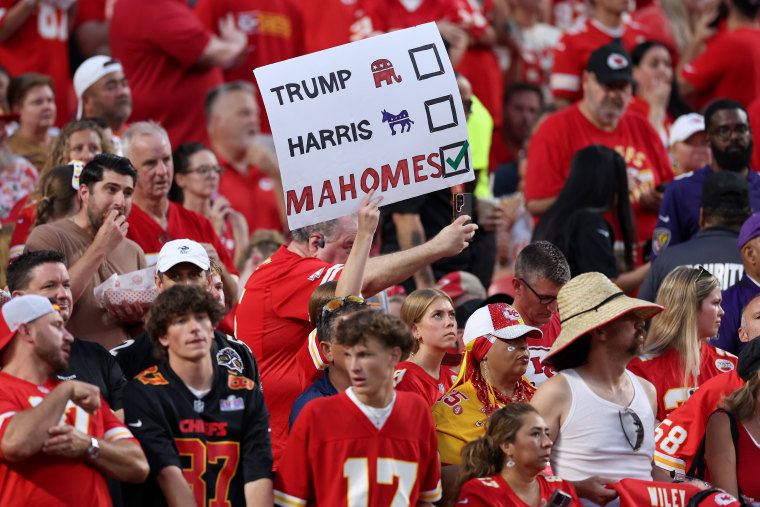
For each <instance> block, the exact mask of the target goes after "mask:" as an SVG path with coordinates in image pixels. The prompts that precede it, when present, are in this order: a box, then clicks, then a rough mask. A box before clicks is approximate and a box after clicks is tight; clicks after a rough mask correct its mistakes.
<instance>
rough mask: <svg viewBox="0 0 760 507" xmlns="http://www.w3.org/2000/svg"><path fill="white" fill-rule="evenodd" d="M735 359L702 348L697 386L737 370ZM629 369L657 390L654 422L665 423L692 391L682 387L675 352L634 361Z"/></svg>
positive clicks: (677, 358) (710, 346)
mask: <svg viewBox="0 0 760 507" xmlns="http://www.w3.org/2000/svg"><path fill="white" fill-rule="evenodd" d="M736 360H737V358H736V356H735V355H733V354H729V353H728V352H726V351H725V350H721V349H717V348H715V347H713V346H712V345H708V344H707V343H703V344H702V352H701V355H700V359H699V375H698V376H697V386H701V385H702V384H703V383H704V382H706V381H707V380H709V379H711V378H712V377H714V376H716V375H720V374H721V373H726V372H729V371H731V370H734V369H735V368H736ZM628 369H629V370H630V371H632V372H633V373H635V374H636V375H638V376H639V377H642V378H645V379H647V380H648V381H650V382H651V383H652V384H654V387H655V389H656V390H657V414H655V415H656V416H657V420H658V421H664V420H665V418H666V417H668V414H670V412H672V411H673V410H675V409H676V408H678V407H680V406H681V405H683V403H684V402H685V401H686V400H688V399H689V396H690V395H691V394H692V393H693V391H694V388H693V387H690V386H684V385H683V374H684V371H683V366H681V356H680V354H679V353H678V351H677V350H676V349H675V348H673V347H671V348H669V349H668V350H667V351H665V352H664V353H662V354H660V355H659V356H657V357H651V358H648V357H644V356H641V357H635V358H633V360H632V361H631V362H630V363H628Z"/></svg>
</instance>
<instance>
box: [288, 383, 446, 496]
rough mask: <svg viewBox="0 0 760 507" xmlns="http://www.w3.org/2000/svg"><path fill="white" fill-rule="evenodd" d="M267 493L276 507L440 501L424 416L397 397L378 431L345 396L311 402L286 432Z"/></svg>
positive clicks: (406, 397)
mask: <svg viewBox="0 0 760 507" xmlns="http://www.w3.org/2000/svg"><path fill="white" fill-rule="evenodd" d="M410 421H414V424H411V425H410V424H409V422H410ZM274 487H275V491H274V501H275V504H276V505H282V506H286V507H291V506H300V505H306V504H308V505H314V506H320V505H325V506H330V507H332V506H336V505H361V504H368V502H369V500H370V499H371V504H372V505H373V506H375V507H390V506H391V505H393V506H396V505H399V506H401V505H403V506H407V505H409V506H413V505H417V502H418V501H419V502H434V501H437V500H439V499H440V498H441V481H440V465H439V461H438V443H437V442H436V438H435V428H434V427H433V419H432V417H431V416H430V408H429V407H428V406H427V405H426V404H425V402H424V401H422V399H420V398H419V397H418V396H414V395H412V394H409V393H396V399H395V401H394V405H393V409H392V411H391V413H390V416H389V417H388V419H387V420H386V421H385V424H383V426H382V427H381V428H380V429H379V430H378V429H377V428H376V427H375V426H374V425H373V424H372V422H370V420H369V419H368V418H367V416H366V415H364V413H363V412H362V411H361V409H359V407H358V406H357V405H356V404H355V403H354V402H353V401H352V400H351V399H350V398H349V397H348V395H347V394H346V392H345V391H344V392H342V393H340V394H337V395H335V396H328V397H326V398H318V399H315V400H312V401H310V402H309V403H307V404H306V406H304V408H303V410H302V411H301V413H300V414H299V415H298V419H296V422H295V424H294V425H293V428H292V430H291V431H290V437H289V438H288V445H287V447H286V449H285V454H284V455H283V457H282V463H281V466H280V469H279V471H278V473H277V475H276V476H275V483H274ZM349 495H350V497H349ZM349 498H350V499H349Z"/></svg>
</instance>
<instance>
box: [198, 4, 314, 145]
mask: <svg viewBox="0 0 760 507" xmlns="http://www.w3.org/2000/svg"><path fill="white" fill-rule="evenodd" d="M230 13H232V14H233V15H234V16H235V24H236V25H237V27H238V28H239V29H240V30H242V31H243V32H245V34H246V35H248V48H249V49H251V51H250V52H249V53H248V55H247V56H246V58H245V60H243V61H242V62H241V63H240V64H239V65H236V66H235V67H233V68H230V69H225V71H224V79H225V81H237V80H243V81H250V82H251V83H253V84H256V80H255V79H254V77H253V71H254V70H255V69H257V68H259V67H263V66H264V65H269V64H270V63H275V62H280V61H282V60H288V59H290V58H295V57H296V56H299V55H302V54H303V39H302V37H303V22H302V19H301V12H300V10H299V9H298V6H297V5H296V3H295V0H199V1H198V3H197V4H195V14H196V15H197V16H198V17H199V18H200V20H201V22H202V23H203V24H204V25H206V28H208V29H209V30H211V31H212V32H215V33H217V35H218V34H219V21H220V20H221V19H223V18H224V17H226V16H227V14H230ZM256 99H257V101H258V103H259V118H260V120H261V124H260V128H261V132H263V133H266V134H268V133H270V132H271V131H272V129H271V128H270V126H269V120H268V119H267V115H266V110H265V108H264V101H263V100H262V99H261V94H260V93H257V94H256Z"/></svg>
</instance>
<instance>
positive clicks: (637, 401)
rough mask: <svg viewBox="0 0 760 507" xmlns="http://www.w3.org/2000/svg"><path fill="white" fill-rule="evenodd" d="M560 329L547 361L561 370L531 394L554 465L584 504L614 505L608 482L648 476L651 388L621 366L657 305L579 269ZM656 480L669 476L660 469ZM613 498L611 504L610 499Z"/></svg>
mask: <svg viewBox="0 0 760 507" xmlns="http://www.w3.org/2000/svg"><path fill="white" fill-rule="evenodd" d="M557 301H558V306H559V314H560V315H561V316H562V320H561V324H562V331H561V332H560V334H559V336H558V337H557V340H556V341H555V342H554V344H553V345H552V348H551V349H550V350H549V354H548V355H547V356H546V358H545V359H544V363H546V364H549V365H551V366H553V367H554V368H555V369H556V370H557V371H558V372H559V373H558V374H557V375H555V376H553V377H551V378H550V379H549V380H547V381H546V382H544V383H543V384H542V385H541V387H539V388H538V390H537V391H536V392H535V394H534V395H533V398H532V399H531V404H532V405H533V406H535V407H536V409H537V410H538V412H539V413H540V414H541V416H542V417H543V418H544V420H546V423H547V424H548V426H549V432H550V435H549V436H550V438H551V439H552V441H553V442H555V445H554V447H553V448H552V456H551V466H552V470H553V471H554V473H555V475H557V476H559V477H561V478H562V479H564V480H567V481H570V482H572V484H573V486H575V490H576V491H577V493H578V496H579V497H581V498H583V499H584V503H583V504H584V505H605V504H606V505H609V506H612V505H618V503H617V502H611V500H614V499H615V497H616V496H617V493H616V492H615V491H614V490H612V489H608V488H606V487H605V485H607V484H612V483H615V482H618V481H619V480H621V479H640V480H647V481H648V480H652V473H653V471H654V470H653V467H652V456H653V454H654V439H653V437H652V435H654V421H655V418H654V413H655V411H656V409H657V399H656V393H655V389H654V386H653V385H652V384H651V383H650V382H648V381H647V380H645V379H643V378H640V377H637V376H636V375H634V374H633V373H631V372H630V371H628V370H626V366H627V365H628V363H629V362H630V361H631V359H633V358H634V357H636V356H637V355H638V354H639V352H640V351H641V346H642V345H643V344H644V334H645V331H644V324H645V322H646V321H647V320H649V319H651V318H652V317H653V316H654V315H655V314H657V313H659V312H660V311H662V310H663V308H662V307H661V306H658V305H655V304H652V303H649V302H647V301H642V300H640V299H634V298H630V297H628V296H626V295H625V294H624V293H623V292H622V291H621V290H620V289H619V288H618V287H617V286H616V285H615V284H613V283H612V282H611V281H610V280H609V279H608V278H607V277H606V276H604V275H603V274H601V273H594V272H591V273H584V274H582V275H579V276H577V277H575V278H573V279H572V280H570V281H569V282H567V284H565V286H564V287H562V288H561V289H560V291H559V295H558V297H557ZM654 479H655V480H667V478H666V476H665V473H664V472H662V471H659V473H658V476H657V477H655V478H654ZM608 502H610V503H608Z"/></svg>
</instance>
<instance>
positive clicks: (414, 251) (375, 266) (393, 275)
mask: <svg viewBox="0 0 760 507" xmlns="http://www.w3.org/2000/svg"><path fill="white" fill-rule="evenodd" d="M470 222H471V219H470V217H468V216H467V215H462V216H460V217H459V218H457V219H456V221H454V223H452V224H451V225H448V226H446V227H444V228H443V229H442V230H441V232H439V233H438V234H436V235H435V237H434V238H432V239H431V240H429V241H427V242H426V243H424V244H422V245H419V246H416V247H414V248H410V249H409V250H402V251H400V252H394V253H392V254H388V255H383V256H380V257H373V258H371V259H369V261H367V269H366V271H365V273H364V286H363V288H362V293H363V294H364V295H365V296H372V295H374V294H377V293H378V292H380V291H381V290H383V289H385V288H386V287H390V286H391V285H395V284H397V283H400V282H402V281H404V280H406V279H407V278H409V277H410V276H411V275H412V274H414V273H416V272H417V271H419V270H420V269H422V268H423V267H425V266H427V265H429V264H431V263H433V262H435V261H437V260H438V259H441V258H443V257H450V256H452V255H456V254H458V253H459V252H461V251H462V250H464V249H465V248H467V240H468V239H470V238H472V237H473V236H474V235H475V230H476V229H477V228H478V226H477V225H475V224H473V223H470Z"/></svg>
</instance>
